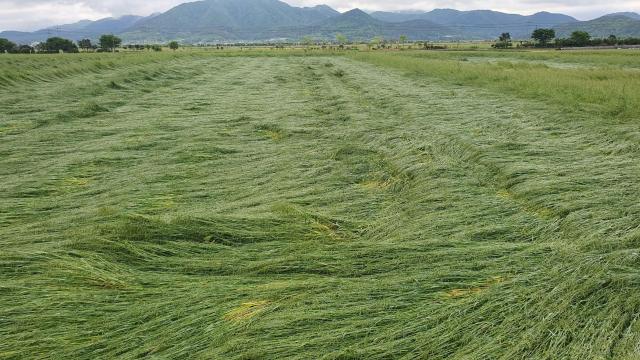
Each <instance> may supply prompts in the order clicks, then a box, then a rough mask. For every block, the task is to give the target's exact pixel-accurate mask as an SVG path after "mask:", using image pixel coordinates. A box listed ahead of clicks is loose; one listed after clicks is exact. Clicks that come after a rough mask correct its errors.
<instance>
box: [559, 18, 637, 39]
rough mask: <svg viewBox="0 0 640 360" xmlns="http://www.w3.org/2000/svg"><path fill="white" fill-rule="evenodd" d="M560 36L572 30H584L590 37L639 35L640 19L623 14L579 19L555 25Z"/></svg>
mask: <svg viewBox="0 0 640 360" xmlns="http://www.w3.org/2000/svg"><path fill="white" fill-rule="evenodd" d="M555 30H556V33H557V35H558V36H560V37H567V36H569V35H570V34H571V33H572V32H573V31H576V30H579V31H586V32H588V33H589V34H590V35H591V36H592V37H599V38H604V37H608V36H609V35H615V36H617V37H640V20H637V19H634V18H633V17H632V16H629V15H624V14H612V15H606V16H603V17H600V18H597V19H594V20H590V21H581V22H576V23H571V24H565V25H560V26H556V27H555Z"/></svg>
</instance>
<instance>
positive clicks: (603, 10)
mask: <svg viewBox="0 0 640 360" xmlns="http://www.w3.org/2000/svg"><path fill="white" fill-rule="evenodd" d="M285 1H286V2H288V3H290V4H291V5H297V6H301V5H304V6H310V5H317V4H327V5H330V6H332V7H333V8H335V9H337V10H340V11H346V10H350V9H353V8H356V7H358V8H361V9H366V10H409V9H412V10H432V9H434V8H452V9H458V10H474V9H491V10H498V11H504V12H512V13H519V14H525V15H527V14H532V13H535V12H538V11H542V10H545V11H551V12H560V13H564V14H568V15H572V16H574V17H577V18H578V19H580V20H589V19H592V18H595V17H598V16H600V15H604V14H607V13H611V12H618V11H636V12H640V0H609V1H602V0H540V1H538V0H499V1H498V0H484V1H483V0H394V1H389V0H355V1H350V0H347V1H342V0H285ZM182 2H187V0H0V31H2V30H35V29H40V28H43V27H47V26H50V25H58V24H66V23H72V22H75V21H78V20H82V19H91V20H97V19H100V18H104V17H109V16H120V15H126V14H135V15H149V14H151V13H154V12H158V11H166V10H168V9H170V8H171V7H173V6H175V5H177V4H179V3H182Z"/></svg>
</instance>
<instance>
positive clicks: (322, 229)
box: [311, 220, 342, 240]
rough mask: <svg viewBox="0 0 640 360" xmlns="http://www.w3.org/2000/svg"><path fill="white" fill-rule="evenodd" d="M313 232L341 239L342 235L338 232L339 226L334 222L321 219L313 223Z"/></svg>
mask: <svg viewBox="0 0 640 360" xmlns="http://www.w3.org/2000/svg"><path fill="white" fill-rule="evenodd" d="M311 228H312V229H313V232H315V233H316V234H319V235H329V237H330V238H332V239H334V240H340V239H342V237H341V236H340V234H338V227H337V226H336V225H335V224H332V223H324V222H321V221H319V220H316V221H314V222H313V223H312V224H311Z"/></svg>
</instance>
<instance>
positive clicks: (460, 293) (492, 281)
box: [445, 276, 506, 298]
mask: <svg viewBox="0 0 640 360" xmlns="http://www.w3.org/2000/svg"><path fill="white" fill-rule="evenodd" d="M505 280H506V279H505V278H504V277H503V276H492V277H491V278H489V279H487V280H485V281H484V282H483V283H482V284H481V285H480V286H476V287H472V288H466V289H453V290H449V291H447V292H446V294H445V295H446V296H447V297H448V298H461V297H467V296H471V295H477V294H479V293H481V292H483V291H485V290H488V289H489V288H490V287H491V286H492V285H496V284H500V283H503V282H505Z"/></svg>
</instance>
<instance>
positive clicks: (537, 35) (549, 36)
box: [531, 29, 556, 46]
mask: <svg viewBox="0 0 640 360" xmlns="http://www.w3.org/2000/svg"><path fill="white" fill-rule="evenodd" d="M555 37H556V31H555V30H553V29H536V30H534V31H533V33H532V34H531V38H532V39H534V40H537V41H538V42H539V43H540V45H542V46H547V44H548V43H549V41H551V40H553V39H554V38H555Z"/></svg>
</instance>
